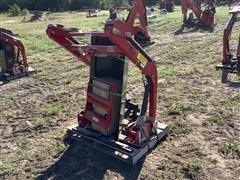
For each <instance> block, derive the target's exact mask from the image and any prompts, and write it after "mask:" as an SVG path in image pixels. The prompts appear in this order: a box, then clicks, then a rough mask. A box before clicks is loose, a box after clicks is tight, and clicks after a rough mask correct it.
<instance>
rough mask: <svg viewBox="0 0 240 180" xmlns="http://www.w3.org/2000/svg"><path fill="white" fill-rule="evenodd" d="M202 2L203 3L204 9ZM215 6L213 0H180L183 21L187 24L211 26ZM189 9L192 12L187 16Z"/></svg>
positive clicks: (212, 24)
mask: <svg viewBox="0 0 240 180" xmlns="http://www.w3.org/2000/svg"><path fill="white" fill-rule="evenodd" d="M202 4H204V5H205V9H204V10H202ZM215 6H216V5H215V0H182V14H183V23H184V24H185V25H188V26H196V25H198V26H203V27H213V26H214V15H215V13H216V10H215ZM189 9H190V10H191V11H192V13H190V14H189V16H188V10H189ZM194 16H195V17H194Z"/></svg>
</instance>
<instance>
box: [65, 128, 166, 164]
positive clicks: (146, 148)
mask: <svg viewBox="0 0 240 180" xmlns="http://www.w3.org/2000/svg"><path fill="white" fill-rule="evenodd" d="M168 132H169V127H168V126H167V125H165V124H161V123H160V124H158V127H157V134H156V135H154V136H152V137H151V139H150V140H149V141H146V142H144V143H142V144H141V146H132V145H131V144H129V143H126V142H124V141H115V140H113V139H112V138H109V137H106V136H103V135H102V134H100V133H98V132H95V131H91V130H89V129H85V128H81V127H79V126H76V127H75V126H73V127H69V128H68V130H67V136H66V138H71V139H74V140H79V141H80V142H82V143H84V144H86V145H87V146H90V147H93V148H95V149H96V150H99V151H101V152H103V153H105V154H108V155H110V156H112V157H114V158H116V159H119V160H121V161H123V162H125V163H128V164H132V165H134V164H136V163H137V162H138V161H139V160H140V159H141V158H143V157H144V156H145V155H146V154H147V153H149V152H150V151H151V150H153V149H154V148H155V147H156V145H157V144H158V143H159V142H161V141H162V140H163V138H164V137H166V136H167V134H168Z"/></svg>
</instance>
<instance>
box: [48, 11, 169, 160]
mask: <svg viewBox="0 0 240 180" xmlns="http://www.w3.org/2000/svg"><path fill="white" fill-rule="evenodd" d="M138 13H141V12H138ZM143 17H144V16H143ZM129 18H131V16H130V17H129ZM135 33H136V29H135V27H134V26H132V24H131V23H129V21H127V22H126V21H124V20H120V19H118V20H113V21H107V23H106V24H105V27H104V31H103V32H87V33H83V32H81V31H80V30H77V29H75V28H66V27H64V26H62V25H49V26H48V29H47V34H48V36H49V38H50V39H52V40H53V41H55V42H56V43H57V44H59V45H60V46H62V47H63V48H65V49H66V50H67V51H69V52H70V53H71V54H73V55H74V56H76V57H77V58H78V59H79V60H80V61H82V62H84V63H85V64H86V65H87V66H89V67H90V74H89V82H88V85H87V96H86V106H85V107H84V109H83V110H82V111H81V112H80V113H79V114H78V118H77V119H78V125H77V126H75V127H72V128H70V129H69V130H68V134H69V135H70V136H71V138H74V139H77V140H80V141H81V142H83V143H86V144H87V145H89V146H91V147H94V148H96V149H97V150H100V151H103V152H104V153H107V154H109V155H111V156H113V157H115V158H118V159H120V160H123V161H124V162H127V163H131V164H135V163H137V162H138V161H139V159H141V158H142V157H143V156H145V155H146V154H147V153H148V152H149V151H151V150H152V149H153V148H154V147H155V146H156V145H157V143H158V142H159V141H160V140H162V139H163V137H165V136H166V135H167V133H168V131H169V128H168V126H167V125H165V124H162V123H158V121H157V118H156V109H157V98H158V96H157V92H158V91H157V88H158V75H157V74H158V73H157V67H156V64H155V62H154V60H153V59H152V58H151V57H150V56H149V55H148V54H147V53H146V52H145V51H144V50H143V49H142V47H141V46H140V45H139V44H138V43H137V42H136V41H135V39H134V38H135ZM84 37H87V38H89V37H91V41H90V42H89V43H88V44H86V41H84V42H85V43H83V42H82V41H81V39H82V38H84ZM129 63H132V64H133V65H134V66H136V67H137V68H138V69H139V70H140V71H141V72H142V74H143V84H144V87H143V88H144V93H143V100H142V105H141V107H139V106H138V105H137V104H134V103H133V102H132V101H131V100H130V99H127V98H126V95H127V94H128V92H127V80H128V64H129Z"/></svg>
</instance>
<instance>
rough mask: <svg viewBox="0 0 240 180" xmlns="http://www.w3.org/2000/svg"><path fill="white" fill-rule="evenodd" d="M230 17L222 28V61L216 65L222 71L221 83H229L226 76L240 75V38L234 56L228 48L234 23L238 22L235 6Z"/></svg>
mask: <svg viewBox="0 0 240 180" xmlns="http://www.w3.org/2000/svg"><path fill="white" fill-rule="evenodd" d="M229 12H230V14H231V17H230V19H229V21H228V22H227V24H226V26H225V28H224V34H223V60H222V63H221V64H219V65H217V67H216V68H217V70H222V78H221V82H222V83H227V82H229V79H228V74H229V73H230V74H237V75H240V36H239V39H238V46H237V52H236V54H235V55H234V54H233V53H232V52H231V50H230V49H231V48H230V39H231V35H232V31H233V27H234V25H235V23H236V22H237V21H238V18H239V17H238V16H239V14H240V6H235V7H234V8H233V9H231V10H230V11H229Z"/></svg>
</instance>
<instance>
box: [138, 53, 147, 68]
mask: <svg viewBox="0 0 240 180" xmlns="http://www.w3.org/2000/svg"><path fill="white" fill-rule="evenodd" d="M137 60H138V62H139V63H140V65H141V67H142V68H144V67H145V66H146V64H147V62H148V60H147V59H146V58H145V57H144V56H143V55H142V54H141V53H138V55H137Z"/></svg>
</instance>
